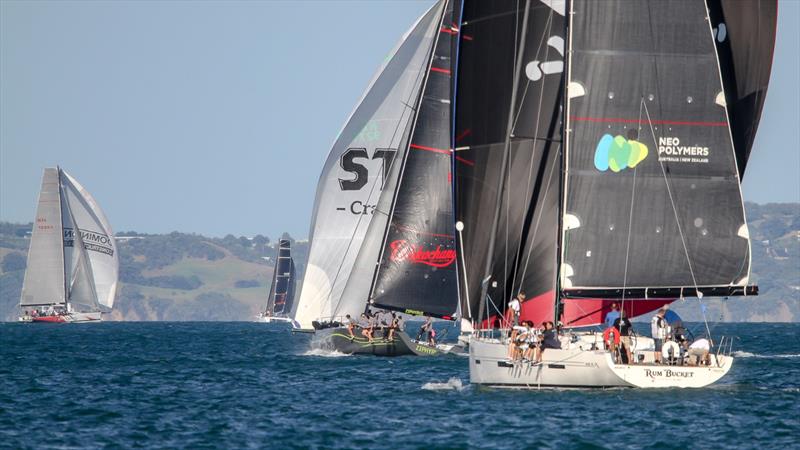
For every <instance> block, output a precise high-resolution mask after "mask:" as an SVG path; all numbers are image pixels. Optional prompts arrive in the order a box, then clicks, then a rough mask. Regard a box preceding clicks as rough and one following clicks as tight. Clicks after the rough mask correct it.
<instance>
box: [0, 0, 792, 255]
mask: <svg viewBox="0 0 800 450" xmlns="http://www.w3.org/2000/svg"><path fill="white" fill-rule="evenodd" d="M432 3H433V0H413V1H407V0H404V1H382V2H361V1H352V0H351V1H335V2H333V1H331V2H324V1H294V2H293V1H274V2H212V1H210V2H177V1H176V2H158V3H156V2H102V3H100V2H76V1H65V2H55V1H37V2H25V1H3V2H0V220H3V221H11V222H22V223H27V222H30V221H32V220H33V217H34V214H35V209H36V198H37V195H38V192H39V186H40V182H41V175H42V169H43V168H44V167H48V166H54V165H56V164H58V165H61V166H62V167H64V168H65V170H67V171H68V172H70V173H71V174H72V175H73V176H75V178H77V179H78V180H79V181H80V182H81V183H82V184H83V185H84V186H85V187H86V188H87V189H88V190H89V191H90V192H91V193H92V195H93V196H95V198H96V199H97V200H98V202H99V203H100V204H101V206H102V207H103V209H104V210H105V212H106V214H107V215H108V217H109V219H110V221H111V223H112V225H113V227H114V229H115V230H117V231H128V230H134V231H138V232H147V233H164V232H171V231H182V232H196V233H200V234H204V235H211V236H224V235H226V234H229V233H231V234H234V235H237V236H238V235H248V236H252V235H255V234H263V235H267V236H269V237H271V238H275V237H277V236H279V235H280V234H281V233H282V232H284V231H288V232H289V233H290V234H291V235H292V236H294V237H295V238H298V239H302V238H305V237H307V235H308V226H309V222H310V215H311V210H312V207H313V203H314V193H315V190H316V184H317V179H318V177H319V174H320V171H321V169H322V166H323V164H324V162H325V158H326V157H327V154H328V151H329V149H330V146H331V144H332V142H333V140H334V139H335V137H336V135H337V133H338V132H339V130H340V129H341V127H342V125H343V124H344V122H345V120H346V119H347V117H348V115H349V114H350V111H351V110H352V109H353V107H354V106H355V104H356V102H357V100H358V99H359V97H360V96H361V94H362V92H363V90H364V89H365V88H366V86H367V84H368V82H369V80H370V79H371V78H372V76H373V74H374V72H375V70H376V69H377V68H378V66H379V64H380V63H381V62H382V61H383V60H384V58H385V57H386V55H387V54H388V53H389V51H390V50H391V49H392V48H393V47H394V45H395V43H396V42H397V41H398V40H399V39H400V37H401V35H402V34H403V33H404V32H405V31H406V30H407V29H408V27H409V26H410V25H411V24H412V23H413V22H414V21H415V20H416V18H417V17H418V16H419V15H420V14H422V13H423V12H424V11H425V10H426V9H427V8H428V7H429V6H430V5H431V4H432ZM798 54H800V2H794V1H782V2H781V3H780V5H779V18H778V32H777V44H776V51H775V57H774V64H773V71H772V78H771V84H770V88H769V91H768V94H767V100H766V105H765V109H764V113H763V115H762V120H761V125H760V129H759V131H758V135H757V138H756V143H755V147H754V150H753V154H752V157H751V159H750V161H749V164H748V167H747V172H746V175H745V179H744V183H743V192H744V196H745V200H747V201H754V202H758V203H767V202H800V92H799V90H798V89H797V83H798V80H800V61H798V58H797V55H798Z"/></svg>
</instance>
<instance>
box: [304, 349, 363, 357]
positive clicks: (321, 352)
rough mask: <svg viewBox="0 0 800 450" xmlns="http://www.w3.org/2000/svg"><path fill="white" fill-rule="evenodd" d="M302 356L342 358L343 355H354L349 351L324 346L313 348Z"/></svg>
mask: <svg viewBox="0 0 800 450" xmlns="http://www.w3.org/2000/svg"><path fill="white" fill-rule="evenodd" d="M300 356H320V357H323V358H341V357H342V356H353V355H350V354H347V353H342V352H337V351H336V350H328V349H324V348H312V349H311V350H308V351H306V352H304V353H302V354H300Z"/></svg>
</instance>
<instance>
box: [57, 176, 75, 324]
mask: <svg viewBox="0 0 800 450" xmlns="http://www.w3.org/2000/svg"><path fill="white" fill-rule="evenodd" d="M56 170H57V171H58V200H59V201H58V214H59V216H60V217H61V233H60V235H61V270H62V271H63V272H64V306H65V307H66V308H67V311H69V305H68V304H69V278H70V277H67V273H66V267H67V256H66V250H65V249H64V211H63V209H62V208H61V205H62V204H63V202H65V201H67V199H66V196H65V194H64V184H63V183H62V182H61V166H56ZM73 232H74V231H73ZM73 242H74V239H73ZM73 245H74V244H73Z"/></svg>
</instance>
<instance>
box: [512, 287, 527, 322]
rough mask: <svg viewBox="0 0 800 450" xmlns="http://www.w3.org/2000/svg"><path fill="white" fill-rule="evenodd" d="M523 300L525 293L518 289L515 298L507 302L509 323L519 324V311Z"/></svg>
mask: <svg viewBox="0 0 800 450" xmlns="http://www.w3.org/2000/svg"><path fill="white" fill-rule="evenodd" d="M524 301H525V293H524V292H522V291H520V292H519V294H517V296H516V297H515V298H513V299H511V301H510V302H508V309H509V311H510V312H511V323H512V324H513V325H514V326H517V325H519V313H520V311H521V310H522V302H524Z"/></svg>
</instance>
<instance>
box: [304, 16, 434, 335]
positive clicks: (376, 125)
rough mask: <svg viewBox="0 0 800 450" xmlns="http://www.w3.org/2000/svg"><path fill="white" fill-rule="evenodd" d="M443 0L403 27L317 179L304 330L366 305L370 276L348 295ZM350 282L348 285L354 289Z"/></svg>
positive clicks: (403, 132)
mask: <svg viewBox="0 0 800 450" xmlns="http://www.w3.org/2000/svg"><path fill="white" fill-rule="evenodd" d="M441 8H442V4H441V3H440V4H437V5H436V6H434V7H432V8H431V9H430V10H428V11H427V12H426V13H425V14H424V15H423V16H422V17H421V18H420V19H419V20H418V21H417V23H416V24H415V25H414V26H413V27H412V28H411V30H410V31H409V32H408V33H406V35H405V36H404V37H403V39H402V40H401V42H400V44H399V45H398V46H397V47H396V49H395V51H394V52H393V53H392V54H391V55H392V56H391V58H389V59H388V60H387V62H386V63H385V64H384V65H383V67H381V69H380V70H379V72H378V75H377V76H376V77H375V78H374V79H373V81H372V82H371V83H370V86H369V88H368V89H367V91H366V93H365V94H364V96H363V97H362V99H361V101H360V103H359V105H358V106H357V107H356V109H355V110H354V111H353V113H352V115H351V116H350V119H349V120H348V122H347V124H346V125H345V126H344V128H343V129H342V131H341V133H340V134H339V137H338V138H337V139H336V142H335V143H334V145H333V148H332V149H331V152H330V154H329V155H328V159H327V161H326V163H325V167H324V168H323V171H322V175H321V176H320V180H319V184H318V185H317V194H316V201H315V205H314V211H313V216H312V222H311V232H310V239H311V248H310V249H309V257H308V265H307V267H306V270H305V275H304V278H303V285H302V288H301V289H302V290H301V293H300V299H299V302H298V305H297V308H296V311H295V320H297V321H298V322H299V323H300V325H301V326H302V327H303V328H310V327H311V322H312V321H314V320H317V319H320V318H328V317H331V316H333V315H344V314H351V315H357V314H359V313H360V312H361V311H362V310H363V308H364V305H365V304H366V297H367V294H368V291H369V282H370V281H371V279H370V278H369V277H363V278H364V279H365V283H364V284H365V286H364V287H363V289H355V291H358V292H363V296H359V298H353V299H349V300H351V301H347V300H343V299H342V293H343V291H344V288H345V285H347V284H348V279H349V278H350V272H351V271H352V269H353V264H354V263H355V260H356V257H357V255H358V253H359V249H360V248H361V244H362V242H363V240H364V236H365V234H366V232H367V229H368V227H369V224H370V220H371V218H372V213H373V211H374V209H375V205H376V204H377V202H378V199H379V197H380V193H381V188H382V185H383V183H384V182H385V178H386V176H387V175H388V174H389V169H390V168H391V166H392V161H393V160H394V157H395V154H396V152H397V150H398V148H399V147H400V144H401V142H402V141H403V140H404V139H405V138H406V135H407V133H408V129H409V127H408V125H409V123H410V122H411V120H412V119H413V117H414V111H413V105H414V104H415V103H416V99H417V96H418V95H419V91H420V89H421V84H422V81H423V78H424V74H425V69H426V62H427V59H428V56H429V53H430V51H431V47H432V44H433V41H434V38H435V37H436V33H437V31H438V30H437V28H438V25H439V23H438V21H437V20H436V19H437V18H438V17H439V15H440V13H441ZM351 289H352V288H349V289H348V291H350V290H351Z"/></svg>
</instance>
